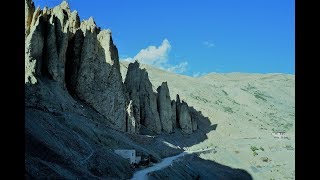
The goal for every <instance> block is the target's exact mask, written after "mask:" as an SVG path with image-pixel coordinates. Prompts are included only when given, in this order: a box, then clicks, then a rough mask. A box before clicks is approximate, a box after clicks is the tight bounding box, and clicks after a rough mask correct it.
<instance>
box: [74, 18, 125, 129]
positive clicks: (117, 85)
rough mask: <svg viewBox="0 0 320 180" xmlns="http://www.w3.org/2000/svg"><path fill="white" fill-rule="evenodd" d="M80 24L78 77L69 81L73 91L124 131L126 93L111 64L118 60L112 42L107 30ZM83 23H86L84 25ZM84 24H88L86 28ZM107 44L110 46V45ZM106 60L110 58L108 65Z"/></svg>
mask: <svg viewBox="0 0 320 180" xmlns="http://www.w3.org/2000/svg"><path fill="white" fill-rule="evenodd" d="M85 22H89V24H83V23H82V24H81V26H82V27H85V30H86V32H84V34H85V36H84V40H83V46H82V50H81V58H80V63H79V64H78V65H76V66H79V69H78V76H77V77H76V78H75V79H72V80H71V81H75V82H73V84H75V94H76V95H77V97H79V98H80V99H81V100H83V101H85V102H86V103H87V104H89V105H90V106H91V107H93V108H94V109H96V110H97V111H98V112H99V113H101V114H102V115H103V116H104V117H105V118H106V119H108V120H109V121H110V122H111V124H112V127H113V128H115V129H118V130H121V131H125V130H126V96H125V91H124V87H123V84H122V78H121V74H120V71H119V69H118V68H117V66H116V65H115V64H117V63H118V62H119V59H117V58H114V57H118V55H114V53H117V50H116V49H113V47H115V46H114V45H113V44H112V38H111V34H110V33H106V32H104V31H101V32H100V33H101V34H97V31H98V30H97V29H96V26H95V25H93V24H91V23H94V21H93V20H90V19H89V20H88V21H85ZM85 25H86V26H85ZM87 26H89V27H91V29H88V28H87ZM110 43H111V44H112V46H110ZM106 59H111V60H112V61H114V62H117V63H114V64H110V63H108V62H107V61H106Z"/></svg>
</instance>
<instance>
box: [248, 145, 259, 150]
mask: <svg viewBox="0 0 320 180" xmlns="http://www.w3.org/2000/svg"><path fill="white" fill-rule="evenodd" d="M250 149H251V151H256V150H259V149H258V148H257V147H255V146H251V147H250Z"/></svg>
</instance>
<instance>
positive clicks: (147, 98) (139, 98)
mask: <svg viewBox="0 0 320 180" xmlns="http://www.w3.org/2000/svg"><path fill="white" fill-rule="evenodd" d="M124 84H125V87H126V89H127V92H128V94H129V98H130V99H131V100H132V101H133V108H134V117H135V118H136V120H137V122H140V123H141V125H144V126H145V127H146V128H147V129H149V130H151V131H153V132H155V133H157V134H160V133H161V122H160V118H159V114H158V111H157V96H156V94H155V92H153V89H152V84H151V82H150V80H149V77H148V73H147V72H146V70H145V69H143V70H141V69H140V67H139V63H138V61H135V62H134V63H130V64H129V67H128V71H127V75H126V78H125V82H124Z"/></svg>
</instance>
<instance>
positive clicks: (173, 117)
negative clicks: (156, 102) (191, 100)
mask: <svg viewBox="0 0 320 180" xmlns="http://www.w3.org/2000/svg"><path fill="white" fill-rule="evenodd" d="M171 122H172V128H177V127H178V126H177V104H176V101H175V100H172V101H171Z"/></svg>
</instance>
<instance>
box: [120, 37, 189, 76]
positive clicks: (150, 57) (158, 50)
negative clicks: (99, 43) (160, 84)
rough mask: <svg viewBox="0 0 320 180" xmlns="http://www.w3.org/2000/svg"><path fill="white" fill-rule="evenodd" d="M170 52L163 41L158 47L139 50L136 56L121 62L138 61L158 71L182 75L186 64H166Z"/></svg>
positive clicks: (168, 43)
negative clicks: (162, 70) (163, 70)
mask: <svg viewBox="0 0 320 180" xmlns="http://www.w3.org/2000/svg"><path fill="white" fill-rule="evenodd" d="M170 50H171V44H170V42H169V41H168V39H164V40H163V41H162V43H161V45H160V46H158V47H156V46H148V47H147V48H145V49H141V50H140V51H139V53H138V54H137V55H135V56H134V57H133V58H131V57H125V58H124V59H121V61H129V62H133V61H135V60H138V61H139V62H141V63H143V64H149V65H153V66H156V67H158V68H160V69H165V70H168V71H171V72H175V73H183V72H185V71H186V70H187V66H188V62H186V61H185V62H182V63H180V64H178V65H172V64H169V63H168V54H169V52H170Z"/></svg>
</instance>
